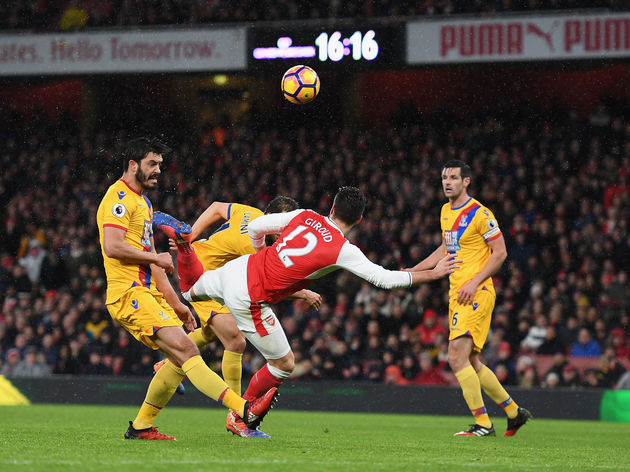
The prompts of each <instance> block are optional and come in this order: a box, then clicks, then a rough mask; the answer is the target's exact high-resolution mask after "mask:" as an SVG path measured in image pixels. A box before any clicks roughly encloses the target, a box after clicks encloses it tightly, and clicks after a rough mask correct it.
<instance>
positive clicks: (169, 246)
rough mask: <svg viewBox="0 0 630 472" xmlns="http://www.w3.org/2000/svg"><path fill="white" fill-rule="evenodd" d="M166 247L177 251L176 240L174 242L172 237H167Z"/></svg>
mask: <svg viewBox="0 0 630 472" xmlns="http://www.w3.org/2000/svg"><path fill="white" fill-rule="evenodd" d="M168 249H169V251H171V252H177V251H178V249H177V242H175V240H174V239H171V238H169V239H168Z"/></svg>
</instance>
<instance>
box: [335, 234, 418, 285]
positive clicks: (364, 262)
mask: <svg viewBox="0 0 630 472" xmlns="http://www.w3.org/2000/svg"><path fill="white" fill-rule="evenodd" d="M335 265H337V266H339V267H341V268H342V269H346V270H349V271H350V272H352V273H353V274H355V275H358V276H359V277H361V278H362V279H364V280H367V281H368V282H370V283H371V284H374V285H376V286H377V287H380V288H385V289H393V288H404V287H411V273H410V272H403V271H401V270H387V269H385V268H384V267H381V266H380V265H378V264H374V263H373V262H372V261H370V260H369V259H368V258H367V257H366V256H365V254H363V253H362V252H361V249H359V248H358V247H356V246H355V245H354V244H351V243H350V242H347V243H345V244H344V245H343V246H342V248H341V251H340V252H339V257H338V258H337V264H335Z"/></svg>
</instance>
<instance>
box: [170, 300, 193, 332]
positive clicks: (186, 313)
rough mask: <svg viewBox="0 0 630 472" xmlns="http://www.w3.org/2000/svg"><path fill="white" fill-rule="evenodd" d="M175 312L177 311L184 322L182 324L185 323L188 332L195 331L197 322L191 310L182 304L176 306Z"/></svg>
mask: <svg viewBox="0 0 630 472" xmlns="http://www.w3.org/2000/svg"><path fill="white" fill-rule="evenodd" d="M173 311H175V313H176V314H177V317H178V318H179V319H180V320H181V321H182V323H184V328H186V331H187V332H191V331H194V330H195V328H196V327H197V321H196V320H195V317H194V316H193V314H192V312H191V311H190V308H188V307H187V306H186V305H184V304H183V303H181V302H180V303H177V304H175V306H174V307H173Z"/></svg>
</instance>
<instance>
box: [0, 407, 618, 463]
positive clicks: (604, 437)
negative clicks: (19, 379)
mask: <svg viewBox="0 0 630 472" xmlns="http://www.w3.org/2000/svg"><path fill="white" fill-rule="evenodd" d="M279 407H280V408H278V409H275V410H273V411H272V412H271V413H270V414H269V416H268V417H267V418H266V419H265V422H264V423H263V426H264V427H263V430H264V431H266V432H267V433H269V434H271V435H272V436H273V438H272V439H245V438H238V437H235V436H232V435H231V434H228V433H227V432H226V431H225V427H224V425H225V414H226V413H225V411H224V410H221V409H218V408H208V409H198V408H168V407H167V408H165V410H164V411H163V412H162V413H161V414H160V417H159V418H158V420H159V421H158V422H157V424H158V426H159V427H160V430H161V431H163V432H165V433H168V434H171V435H174V436H176V437H177V439H178V440H177V442H170V441H127V440H124V439H122V437H123V433H124V431H125V429H126V427H127V421H128V420H129V419H132V418H133V417H134V415H135V413H136V408H135V407H120V406H76V405H31V406H11V407H9V406H7V407H0V470H1V471H3V472H4V471H25V472H26V471H28V472H30V471H46V472H52V471H68V470H77V471H78V470H80V471H90V470H94V471H109V470H114V471H117V472H121V471H144V470H147V471H161V470H164V471H172V472H182V471H215V470H216V471H253V472H264V471H274V472H275V471H291V472H293V471H296V472H298V471H299V472H307V471H317V472H321V471H343V472H349V471H361V472H365V471H372V470H375V471H388V472H396V471H418V472H425V471H462V470H465V471H468V470H473V471H493V472H496V471H541V470H547V471H565V470H575V471H590V470H593V471H612V470H621V471H630V424H625V423H604V422H589V421H558V420H542V419H534V420H533V421H531V422H530V423H529V424H527V425H526V426H525V427H523V428H522V429H521V431H520V432H519V433H518V434H517V435H516V436H515V437H513V438H505V437H503V432H504V431H505V419H504V418H496V419H495V421H496V423H495V426H496V427H497V434H498V436H497V437H496V438H454V437H452V434H453V433H454V432H455V431H458V430H460V429H462V428H463V427H465V426H466V425H467V424H468V423H469V422H470V420H469V418H468V417H443V416H415V415H381V414H360V413H322V412H299V411H283V410H282V407H281V404H280V405H279ZM534 414H535V411H534Z"/></svg>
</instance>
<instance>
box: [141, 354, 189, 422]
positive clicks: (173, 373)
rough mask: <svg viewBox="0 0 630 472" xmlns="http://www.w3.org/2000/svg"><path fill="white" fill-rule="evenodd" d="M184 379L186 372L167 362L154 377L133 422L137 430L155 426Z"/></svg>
mask: <svg viewBox="0 0 630 472" xmlns="http://www.w3.org/2000/svg"><path fill="white" fill-rule="evenodd" d="M183 378H184V371H183V370H181V369H180V368H179V367H175V366H174V365H173V364H171V363H170V362H168V361H166V362H165V363H164V365H163V366H162V368H161V369H160V370H158V371H157V373H156V374H155V375H154V376H153V380H151V383H150V384H149V388H148V390H147V395H146V397H145V399H144V402H143V403H142V406H141V407H140V411H138V416H136V419H135V420H134V421H133V427H134V428H135V429H146V428H150V427H151V426H153V422H154V421H155V417H156V416H157V415H158V413H159V412H160V410H162V408H164V407H165V406H166V404H167V403H168V401H169V400H170V399H171V397H172V396H173V394H174V393H175V389H176V388H177V386H178V385H179V383H180V382H181V381H182V379H183Z"/></svg>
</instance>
